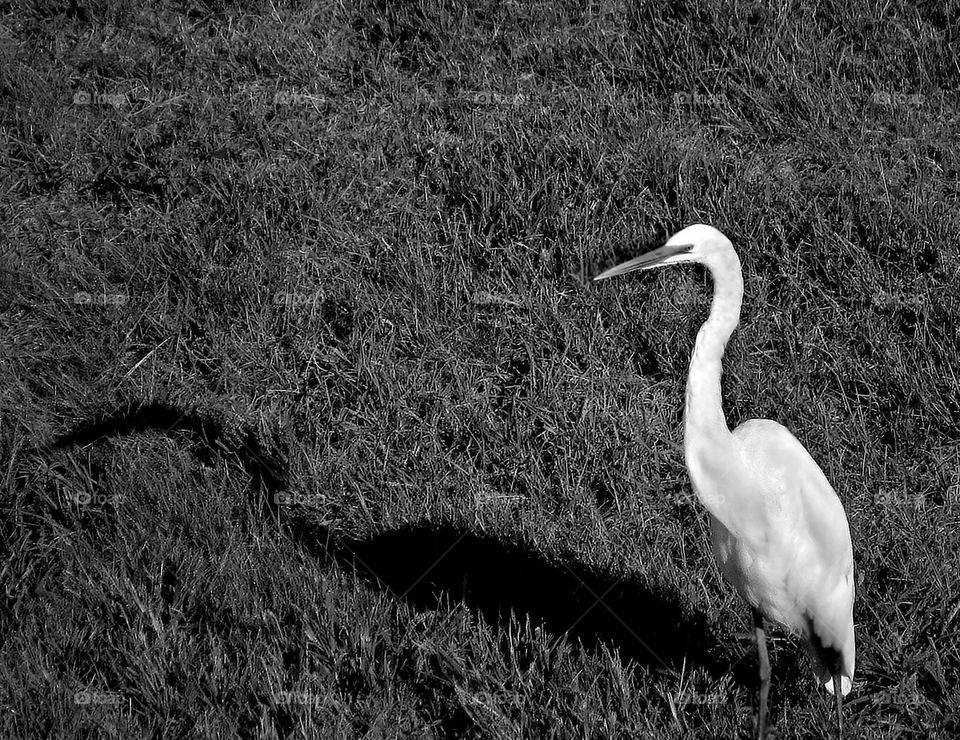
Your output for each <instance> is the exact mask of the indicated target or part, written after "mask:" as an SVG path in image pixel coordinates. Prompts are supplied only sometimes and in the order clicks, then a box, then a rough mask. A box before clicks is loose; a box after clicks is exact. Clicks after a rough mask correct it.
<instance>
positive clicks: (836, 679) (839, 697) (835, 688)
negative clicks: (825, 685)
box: [833, 671, 843, 740]
mask: <svg viewBox="0 0 960 740" xmlns="http://www.w3.org/2000/svg"><path fill="white" fill-rule="evenodd" d="M833 695H834V696H835V697H837V740H843V721H842V718H841V713H840V707H841V705H842V704H843V693H842V692H841V691H840V672H839V671H838V672H837V673H834V674H833Z"/></svg>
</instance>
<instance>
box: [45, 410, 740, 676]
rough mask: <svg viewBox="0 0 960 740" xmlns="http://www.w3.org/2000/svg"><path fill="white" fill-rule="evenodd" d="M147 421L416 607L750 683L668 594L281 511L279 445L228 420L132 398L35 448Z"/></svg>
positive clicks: (442, 539)
mask: <svg viewBox="0 0 960 740" xmlns="http://www.w3.org/2000/svg"><path fill="white" fill-rule="evenodd" d="M147 431H152V432H154V433H159V434H165V435H166V434H172V433H176V432H187V433H188V436H189V437H190V438H191V440H192V442H193V449H194V451H195V453H196V454H197V455H198V456H199V457H200V458H202V459H209V458H210V457H212V456H214V455H218V454H219V455H228V456H232V457H233V458H234V459H236V460H238V461H239V463H240V464H241V466H242V467H243V468H244V470H245V471H246V472H247V474H248V475H250V477H251V492H252V493H253V495H255V496H258V497H260V498H259V500H257V504H258V506H261V507H262V509H263V510H264V511H265V513H266V512H269V513H270V514H271V515H272V516H274V517H276V518H277V519H278V520H279V521H280V522H281V523H282V526H283V528H284V529H285V530H286V531H287V532H288V533H289V534H290V535H291V536H292V537H293V538H294V539H295V540H296V541H297V542H299V543H300V544H301V545H302V546H304V547H305V548H306V549H307V550H308V551H309V552H310V553H311V555H312V556H314V557H315V558H317V559H318V560H319V561H321V562H323V563H325V564H327V565H330V564H335V565H336V566H338V567H342V568H345V569H347V570H349V571H351V572H354V573H356V574H357V575H358V576H360V577H361V578H362V579H363V580H365V581H366V582H368V583H370V584H372V585H374V586H375V587H379V588H385V589H387V590H388V591H390V592H391V593H392V594H394V595H395V596H396V597H397V598H400V599H403V600H406V601H407V602H408V603H410V604H412V605H413V606H414V607H415V608H418V609H435V608H438V606H441V604H442V602H444V601H445V600H449V601H453V600H459V601H462V602H463V603H465V604H466V605H467V606H469V607H470V608H471V609H473V610H475V612H477V613H478V614H479V615H481V616H482V617H483V618H484V619H485V620H487V621H488V622H490V623H491V624H504V623H505V621H506V620H508V619H510V618H511V615H515V616H516V617H519V618H520V619H521V620H524V619H525V618H527V617H529V619H530V620H531V622H533V623H534V624H541V625H543V626H544V627H545V628H546V629H547V630H549V631H550V632H551V633H552V634H554V635H556V636H558V637H564V638H568V639H569V638H572V639H574V640H578V641H579V642H581V643H582V644H583V645H584V646H586V647H587V648H590V649H596V648H599V647H600V646H601V645H604V644H606V645H608V646H609V647H610V648H614V649H617V650H619V652H620V654H621V656H622V657H623V658H625V659H632V660H634V661H636V662H637V663H639V664H641V665H643V666H645V667H647V668H649V669H651V670H662V669H669V670H679V669H680V668H681V667H682V666H683V664H684V662H685V661H686V662H687V663H690V664H692V665H694V666H701V667H703V668H705V669H706V670H707V671H708V672H709V673H710V674H711V675H714V676H719V675H721V674H723V673H725V672H727V671H729V670H730V669H731V666H736V667H735V668H734V669H733V670H734V673H735V677H736V678H737V679H738V680H740V681H744V682H752V673H747V672H746V668H747V666H746V665H745V663H744V662H743V661H738V660H736V658H732V657H731V656H729V655H725V654H723V652H722V651H721V650H720V648H719V645H720V641H718V640H717V639H716V636H715V634H714V632H713V630H712V629H711V627H710V622H709V620H708V619H707V618H706V617H705V616H704V615H702V614H699V613H696V612H694V611H692V610H691V609H690V608H688V607H684V604H683V601H682V600H681V598H680V595H679V594H677V593H676V592H674V591H672V590H669V589H666V588H662V587H658V586H652V585H649V584H646V583H643V582H641V581H639V580H637V579H629V580H625V579H623V578H621V577H619V576H617V575H615V574H612V573H603V572H597V571H594V570H592V569H590V568H588V567H586V566H585V565H583V564H580V563H576V562H563V561H560V560H549V559H547V558H545V557H544V556H542V555H540V554H538V553H535V552H533V551H531V550H530V549H529V548H522V547H520V546H518V545H515V544H513V543H508V542H503V541H501V540H498V539H496V538H493V537H490V536H487V535H482V534H478V533H476V532H473V531H471V530H469V529H467V528H466V527H463V526H459V525H455V524H440V525H435V524H411V525H407V526H404V527H401V528H399V529H396V530H393V531H388V532H384V533H381V534H377V535H374V536H371V537H370V538H367V539H346V538H343V537H340V536H338V535H337V534H336V533H335V532H332V531H331V530H329V529H328V528H327V527H324V526H322V525H319V524H316V523H314V522H313V521H312V520H311V519H310V517H309V512H307V511H304V512H299V513H297V512H292V513H288V512H286V511H284V512H281V511H280V507H278V506H277V503H276V501H277V494H278V493H280V492H282V491H284V490H285V489H286V488H287V481H286V464H285V461H284V455H283V454H282V453H278V451H277V449H266V448H265V446H264V443H263V442H261V440H260V438H259V437H258V436H257V435H256V434H255V433H254V432H253V431H251V430H239V429H232V430H231V429H227V428H226V427H225V426H224V425H223V424H222V423H221V422H219V421H217V420H216V419H213V418H210V417H209V416H208V415H204V414H201V413H199V412H197V411H194V410H184V409H181V408H177V407H175V406H172V405H169V404H164V403H160V402H152V403H145V404H143V403H140V404H131V405H128V406H125V407H122V408H120V409H118V410H116V411H115V412H113V413H111V414H109V415H107V416H104V417H102V418H100V419H98V420H96V421H93V422H90V423H87V424H85V425H83V426H81V427H78V428H77V429H74V430H73V431H71V432H69V433H67V434H64V435H62V436H60V437H58V438H57V439H56V440H54V441H53V442H52V443H50V444H47V445H44V446H42V447H40V448H37V449H36V450H35V452H37V453H40V454H47V453H49V452H51V451H53V450H57V449H63V448H67V447H72V446H75V445H83V444H90V443H92V442H95V441H97V440H99V439H101V438H104V437H107V436H115V435H126V434H130V433H135V432H147Z"/></svg>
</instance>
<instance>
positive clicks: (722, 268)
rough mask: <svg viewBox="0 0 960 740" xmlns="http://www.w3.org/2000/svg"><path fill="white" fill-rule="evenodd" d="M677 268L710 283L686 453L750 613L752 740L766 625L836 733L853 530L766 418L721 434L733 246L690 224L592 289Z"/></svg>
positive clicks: (845, 659) (850, 657) (735, 283)
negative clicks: (795, 645) (797, 648)
mask: <svg viewBox="0 0 960 740" xmlns="http://www.w3.org/2000/svg"><path fill="white" fill-rule="evenodd" d="M682 262H699V263H701V264H703V265H705V266H706V267H707V269H708V270H709V271H710V274H711V276H712V278H713V285H714V295H713V303H712V305H711V309H710V315H709V317H708V318H707V320H706V322H705V323H704V324H703V326H702V327H701V328H700V331H699V333H698V334H697V341H696V345H695V346H694V350H693V356H692V358H691V360H690V372H689V376H688V379H687V397H686V411H685V414H684V450H685V457H686V464H687V470H688V472H689V474H690V480H691V482H692V484H693V489H694V491H695V493H696V495H697V498H698V499H699V500H700V502H701V503H702V504H703V506H704V507H705V508H706V509H707V511H708V512H709V513H710V525H711V532H712V540H713V552H714V555H715V556H716V558H717V562H718V563H719V565H720V569H721V571H722V572H723V574H724V576H725V577H726V579H727V580H728V581H729V582H730V583H731V584H732V585H733V587H734V588H735V589H736V590H737V592H738V593H739V594H740V596H741V597H742V598H743V599H744V600H746V601H747V603H749V604H750V606H751V607H752V608H753V613H754V623H755V626H756V634H757V646H758V650H759V653H760V676H761V682H760V711H759V716H758V721H757V734H758V736H759V737H763V735H764V733H765V727H766V709H767V707H766V704H767V692H768V691H769V680H770V667H769V662H768V660H767V654H766V642H765V636H764V632H763V617H767V618H768V619H772V620H773V621H775V622H778V623H779V624H781V625H783V626H784V627H786V628H787V629H789V630H790V631H792V632H794V633H796V634H799V635H800V636H801V637H802V638H803V640H804V643H805V647H806V650H807V653H808V654H809V656H810V659H811V663H812V665H813V670H814V674H815V675H816V676H817V679H818V680H819V681H820V682H821V683H823V684H824V686H825V687H826V688H827V690H828V691H829V692H830V693H834V694H835V695H836V701H837V729H838V733H841V732H842V728H841V725H840V702H841V699H840V697H841V695H846V694H847V693H848V692H849V691H850V689H851V687H852V685H853V674H854V664H855V655H856V648H855V641H854V630H853V599H854V578H853V546H852V544H851V542H850V529H849V527H848V525H847V518H846V515H845V514H844V510H843V506H842V505H841V503H840V499H839V498H837V494H836V493H835V492H834V490H833V487H832V486H831V485H830V483H829V482H828V481H827V479H826V476H825V475H824V474H823V471H822V470H820V467H819V466H818V465H817V463H816V462H814V460H813V458H812V457H810V454H809V453H808V452H807V451H806V449H804V447H803V445H802V444H800V442H799V441H797V439H796V437H794V436H793V435H792V434H791V433H790V432H789V431H788V430H787V429H786V428H785V427H783V426H781V425H780V424H777V423H776V422H774V421H770V420H768V419H753V420H750V421H747V422H745V423H743V424H741V425H740V426H739V427H737V429H736V430H735V431H733V432H732V433H731V432H730V430H729V428H728V427H727V424H726V420H725V419H724V415H723V406H722V403H721V396H720V374H721V360H722V358H723V351H724V348H725V347H726V344H727V340H728V339H729V338H730V335H731V334H732V333H733V331H734V329H735V328H736V327H737V324H738V323H739V321H740V304H741V300H742V298H743V278H742V275H741V272H740V260H739V258H738V257H737V253H736V252H735V251H734V249H733V245H732V244H731V243H730V241H729V240H728V239H727V238H726V237H725V236H724V235H723V234H722V233H720V232H719V231H717V230H716V229H714V228H713V227H711V226H705V225H703V224H696V225H694V226H689V227H687V228H685V229H683V230H682V231H680V232H678V233H677V234H675V235H674V236H673V237H671V239H670V240H669V241H668V242H667V243H666V244H665V245H664V246H662V247H660V248H659V249H656V250H654V251H652V252H649V253H648V254H645V255H642V256H640V257H636V258H634V259H632V260H629V261H628V262H624V263H623V264H621V265H617V266H616V267H613V268H611V269H609V270H607V271H605V272H603V273H601V274H600V275H598V276H597V277H596V278H594V279H595V280H602V279H604V278H608V277H613V276H614V275H622V274H625V273H628V272H633V271H634V270H646V269H651V268H654V267H661V266H664V265H670V264H675V263H682ZM837 683H839V684H840V692H839V693H836V692H835V686H836V684H837Z"/></svg>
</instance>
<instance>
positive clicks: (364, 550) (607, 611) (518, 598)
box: [288, 521, 752, 681]
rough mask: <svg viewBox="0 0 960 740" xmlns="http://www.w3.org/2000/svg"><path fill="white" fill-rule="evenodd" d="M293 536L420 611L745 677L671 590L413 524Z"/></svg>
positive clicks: (301, 525)
mask: <svg viewBox="0 0 960 740" xmlns="http://www.w3.org/2000/svg"><path fill="white" fill-rule="evenodd" d="M288 527H289V528H290V530H291V532H292V533H293V534H294V536H295V537H296V538H297V539H298V540H299V541H300V542H302V543H303V544H304V545H305V546H306V547H307V548H308V549H309V550H310V551H311V552H312V553H313V554H314V555H315V556H317V557H319V558H320V559H325V560H327V561H328V562H329V561H334V562H336V563H337V564H339V565H340V566H341V567H343V568H345V569H348V570H350V571H352V572H354V573H356V574H358V575H359V576H360V577H362V578H363V579H364V580H366V581H368V582H370V583H373V584H376V585H377V586H379V587H381V588H385V589H387V590H388V591H389V592H390V593H392V594H394V595H395V596H397V597H398V598H401V599H403V600H405V601H407V602H408V603H410V604H412V605H413V606H414V607H415V608H417V609H422V610H427V609H436V608H438V607H439V606H441V605H442V603H443V602H444V601H446V600H449V601H460V602H462V603H464V604H466V605H467V606H468V607H470V608H471V609H473V610H474V611H475V612H476V613H478V614H479V615H480V616H481V617H482V618H483V619H484V620H485V621H487V622H488V623H490V624H504V623H505V622H506V621H507V620H509V619H510V618H511V616H516V617H518V618H519V619H520V620H521V621H523V619H524V618H526V617H529V619H530V621H531V622H532V623H533V624H540V625H542V626H543V627H545V628H546V629H547V630H548V631H550V632H551V633H552V634H554V635H557V636H564V637H565V638H566V639H571V640H575V641H579V642H580V643H581V644H583V645H584V647H586V648H588V649H591V650H595V649H599V648H600V647H601V646H602V645H607V646H608V647H610V648H612V649H616V650H618V651H619V653H620V655H621V657H622V658H624V659H629V660H633V661H635V662H637V663H638V664H640V665H643V666H644V667H646V668H647V669H650V670H654V671H656V670H670V671H672V670H680V668H681V667H682V666H683V664H684V662H686V663H687V665H688V667H689V666H700V667H702V668H705V669H706V670H707V672H708V673H709V674H710V675H712V676H713V677H719V676H720V675H722V674H723V673H726V672H727V671H729V670H731V668H732V669H733V672H734V675H735V677H736V678H738V679H740V678H746V676H741V675H740V673H741V665H737V660H736V658H731V656H729V655H726V654H724V652H723V651H722V649H721V648H720V643H719V641H718V640H717V639H716V636H715V635H714V632H713V629H712V627H711V624H710V622H709V620H708V619H707V618H706V617H704V616H703V615H702V614H699V613H697V612H695V611H693V610H692V609H690V608H689V607H686V606H685V605H684V604H683V602H682V601H681V599H680V596H679V594H676V593H675V592H672V591H671V590H669V589H668V588H666V587H658V586H651V585H649V584H646V583H644V582H643V581H641V580H640V579H637V578H623V577H620V576H618V575H615V574H611V573H604V572H599V571H596V570H594V569H592V568H589V567H587V566H585V565H583V564H582V563H577V562H570V561H569V560H566V561H561V560H559V559H558V560H549V559H547V558H545V557H544V556H542V555H541V554H539V553H534V552H531V551H530V550H529V549H527V548H522V547H520V546H518V545H515V544H513V543H508V542H503V541H501V540H499V539H497V538H494V537H491V536H488V535H482V534H478V533H476V532H473V531H471V530H469V529H467V528H466V527H462V526H458V525H456V524H440V525H437V524H410V525H406V526H404V527H401V528H399V529H395V530H391V531H388V532H384V533H382V534H377V535H373V536H371V537H369V538H367V539H358V540H343V539H339V538H337V537H334V536H332V535H331V533H330V532H329V530H328V529H327V528H326V527H323V526H322V525H314V524H311V523H308V522H303V521H297V522H295V523H291V524H288ZM741 664H742V663H741ZM744 667H746V666H744ZM749 675H750V676H752V673H751V674H749ZM746 680H748V681H750V680H752V679H750V678H746Z"/></svg>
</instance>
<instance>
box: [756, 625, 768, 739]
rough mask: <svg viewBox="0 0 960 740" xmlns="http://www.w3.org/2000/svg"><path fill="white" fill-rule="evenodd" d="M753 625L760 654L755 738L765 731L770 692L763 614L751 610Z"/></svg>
mask: <svg viewBox="0 0 960 740" xmlns="http://www.w3.org/2000/svg"><path fill="white" fill-rule="evenodd" d="M753 627H754V630H755V631H756V634H757V653H758V654H759V656H760V716H759V717H758V718H757V739H758V740H763V738H764V737H765V736H766V733H767V694H769V693H770V659H769V657H768V656H767V638H766V635H764V633H763V615H762V614H761V613H760V611H759V610H757V609H754V610H753Z"/></svg>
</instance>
